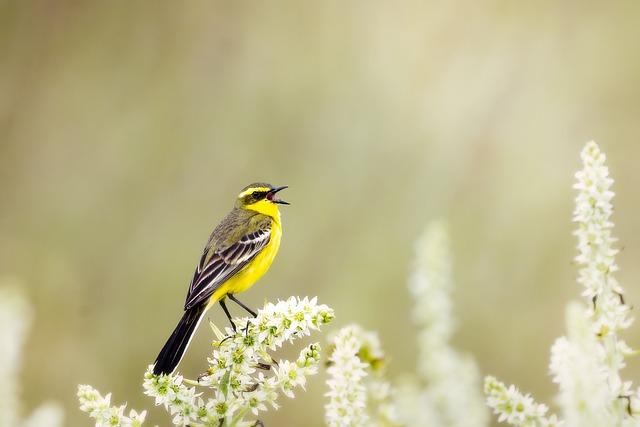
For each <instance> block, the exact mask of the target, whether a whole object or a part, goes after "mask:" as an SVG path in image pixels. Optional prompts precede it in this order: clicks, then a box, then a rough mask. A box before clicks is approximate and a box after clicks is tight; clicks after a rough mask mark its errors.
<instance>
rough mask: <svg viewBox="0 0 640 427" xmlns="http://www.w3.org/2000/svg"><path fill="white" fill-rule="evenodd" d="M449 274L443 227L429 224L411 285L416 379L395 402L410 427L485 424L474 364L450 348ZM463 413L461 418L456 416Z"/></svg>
mask: <svg viewBox="0 0 640 427" xmlns="http://www.w3.org/2000/svg"><path fill="white" fill-rule="evenodd" d="M451 270H452V268H451V254H450V249H449V238H448V234H447V231H446V227H445V226H444V225H443V224H441V223H438V222H435V223H432V224H431V225H429V227H427V229H426V231H425V233H424V234H423V236H422V237H421V239H420V240H419V241H418V244H417V250H416V262H415V267H414V273H413V275H412V277H411V280H410V281H409V290H410V292H411V295H412V297H413V299H414V301H415V307H414V309H413V319H414V322H415V324H416V325H417V326H418V328H419V332H418V347H419V352H418V372H419V374H420V376H419V378H417V379H416V378H412V379H407V380H405V381H404V382H403V384H402V390H403V391H404V392H403V393H399V394H398V397H397V400H398V405H399V406H400V407H402V408H403V411H402V412H401V414H402V419H403V421H404V422H405V423H406V424H408V425H411V424H413V423H415V422H416V420H418V419H424V418H425V417H428V418H429V421H428V422H429V424H431V425H446V426H460V427H462V426H464V427H476V426H478V427H479V426H484V425H486V424H487V411H486V407H485V406H484V403H483V399H482V391H481V384H480V375H479V373H478V369H477V367H476V364H475V363H474V361H473V359H471V358H470V357H468V356H466V355H463V354H460V353H459V352H458V351H457V350H456V349H454V348H453V347H452V346H451V345H450V341H451V338H452V335H453V331H454V326H455V325H454V320H453V314H452V311H453V310H452V304H451V291H452V289H453V279H452V273H451ZM451 396H456V398H455V399H451V398H450V397H451ZM407 399H408V400H407ZM461 411H463V412H464V413H465V414H466V416H465V417H460V416H459V414H460V412H461ZM424 422H427V420H426V419H424Z"/></svg>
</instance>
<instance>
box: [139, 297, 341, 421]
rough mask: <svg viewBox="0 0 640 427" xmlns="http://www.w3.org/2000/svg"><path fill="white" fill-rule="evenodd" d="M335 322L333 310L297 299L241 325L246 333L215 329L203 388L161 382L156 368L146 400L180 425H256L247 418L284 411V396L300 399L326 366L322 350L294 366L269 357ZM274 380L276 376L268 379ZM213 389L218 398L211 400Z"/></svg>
mask: <svg viewBox="0 0 640 427" xmlns="http://www.w3.org/2000/svg"><path fill="white" fill-rule="evenodd" d="M332 319H333V310H331V309H330V308H329V307H327V306H326V305H319V304H318V303H317V300H316V299H315V298H313V299H309V298H302V299H300V298H295V297H291V298H289V299H287V300H286V301H278V302H277V303H275V304H271V303H269V304H267V305H266V306H265V307H264V308H263V309H261V310H259V311H258V313H257V317H256V318H255V319H247V318H242V319H236V320H235V323H236V324H240V325H243V324H246V325H248V328H247V330H246V331H244V330H242V331H238V332H234V331H232V330H231V329H230V328H227V329H226V330H225V331H226V333H227V335H226V336H225V335H224V334H223V333H222V332H221V331H220V330H219V329H218V328H216V327H215V326H214V325H212V328H213V331H214V333H215V334H216V336H217V339H218V341H216V342H214V343H213V344H214V350H213V353H212V355H211V357H210V358H209V359H208V360H209V369H208V370H207V372H206V375H204V376H201V377H200V378H199V380H198V382H193V381H189V383H190V384H193V387H190V386H187V385H185V384H184V383H185V382H186V381H187V380H185V379H184V378H183V377H182V376H180V375H178V374H173V375H160V376H156V375H153V374H152V373H151V367H150V368H149V370H148V371H147V374H146V375H145V382H144V388H145V394H147V395H149V396H152V397H154V398H155V402H156V404H159V405H163V406H164V407H165V408H166V409H167V410H168V411H169V413H170V414H171V415H172V416H173V419H172V422H173V423H174V425H190V424H204V425H216V426H217V425H219V424H220V423H221V422H223V423H224V424H223V425H233V426H241V425H245V424H246V425H252V424H254V423H255V420H254V421H252V422H249V421H246V420H245V418H246V417H247V416H248V415H249V414H251V415H253V416H257V415H259V413H260V412H262V411H266V410H267V409H268V407H272V408H276V409H277V408H278V403H277V399H278V396H279V394H284V395H285V396H287V397H289V398H293V397H294V390H295V388H297V387H300V388H304V386H305V384H306V379H307V376H309V375H314V374H316V373H317V370H318V363H319V361H320V346H319V345H318V344H310V345H308V346H307V347H305V348H304V349H303V350H302V351H301V352H300V356H299V357H298V359H297V360H296V361H294V362H292V361H288V360H280V361H279V362H278V363H274V361H273V359H272V358H271V356H270V354H269V352H270V351H273V350H276V349H278V348H280V347H281V346H282V345H283V344H284V343H285V342H292V341H293V340H295V339H296V338H299V337H303V336H307V335H310V334H311V331H314V330H318V329H319V328H320V327H321V326H323V325H325V324H327V323H329V322H330V321H331V320H332ZM268 374H270V375H268ZM196 387H200V388H201V389H210V390H211V391H213V393H214V397H213V398H206V396H205V393H204V391H203V392H197V391H196Z"/></svg>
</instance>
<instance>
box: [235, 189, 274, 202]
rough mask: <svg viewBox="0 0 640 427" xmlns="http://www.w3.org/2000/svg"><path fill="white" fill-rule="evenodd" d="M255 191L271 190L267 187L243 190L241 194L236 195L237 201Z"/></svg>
mask: <svg viewBox="0 0 640 427" xmlns="http://www.w3.org/2000/svg"><path fill="white" fill-rule="evenodd" d="M255 191H271V188H268V187H251V188H247V189H246V190H244V191H243V192H242V193H240V194H238V199H242V198H243V197H244V196H248V195H249V194H251V193H253V192H255Z"/></svg>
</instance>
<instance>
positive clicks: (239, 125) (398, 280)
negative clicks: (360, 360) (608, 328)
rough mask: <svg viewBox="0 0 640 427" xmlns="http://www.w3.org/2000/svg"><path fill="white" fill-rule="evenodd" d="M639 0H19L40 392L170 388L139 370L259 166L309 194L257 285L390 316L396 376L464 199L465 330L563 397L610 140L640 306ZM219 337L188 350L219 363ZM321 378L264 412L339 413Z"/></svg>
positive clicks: (15, 6)
mask: <svg viewBox="0 0 640 427" xmlns="http://www.w3.org/2000/svg"><path fill="white" fill-rule="evenodd" d="M639 19H640V3H638V2H634V1H628V2H622V3H600V4H591V5H588V4H587V3H583V2H562V3H561V4H560V2H544V1H543V2H531V3H528V4H525V3H524V2H483V1H481V2H471V1H468V2H460V3H454V2H424V1H404V2H364V1H356V2H348V3H347V2H337V1H330V2H315V3H312V2H283V3H279V4H277V5H275V4H273V3H263V2H188V3H174V2H168V1H167V2H154V3H153V5H151V4H150V3H145V2H91V3H83V2H73V1H66V2H65V1H62V2H48V1H21V2H9V1H2V2H0V200H1V202H0V206H1V207H0V276H11V277H15V278H17V279H18V280H19V281H20V283H22V285H23V286H24V287H25V289H26V290H27V293H28V296H29V298H30V300H31V301H32V303H33V305H34V307H35V313H36V318H35V322H34V328H33V330H32V332H31V334H30V336H29V339H28V343H27V347H26V352H25V359H24V365H23V370H22V372H21V376H22V382H23V385H24V390H23V392H24V400H25V401H26V406H27V408H26V409H30V408H32V407H33V406H35V405H36V404H37V403H39V402H40V401H42V400H43V399H46V398H55V399H57V400H59V401H61V402H62V403H63V404H64V405H65V408H66V412H67V419H68V425H90V421H89V420H88V419H87V418H86V417H85V415H84V414H81V413H80V412H79V411H78V410H77V404H76V398H75V387H76V384H78V383H90V384H92V385H94V386H95V387H97V388H98V389H100V390H102V391H103V392H107V391H112V392H113V393H114V396H113V400H114V402H124V401H127V402H129V405H130V406H131V407H134V408H144V407H150V406H152V404H151V401H150V400H149V399H148V398H146V397H144V396H142V394H141V376H142V373H143V371H144V369H145V367H146V366H147V365H148V364H149V363H151V362H153V360H154V358H155V356H156V354H157V352H158V350H159V349H160V347H161V346H162V344H163V343H164V341H165V339H166V338H167V336H168V334H169V333H170V332H171V330H172V328H173V327H174V325H175V323H176V322H177V320H178V319H179V317H180V315H181V309H182V303H183V301H184V296H185V293H186V289H187V285H188V281H189V279H190V277H191V275H192V272H193V268H194V266H195V263H196V261H197V259H198V257H199V255H200V252H201V249H202V246H203V245H204V243H205V241H206V239H207V237H208V234H209V232H210V230H211V229H212V227H213V226H214V225H215V224H216V223H217V222H218V220H219V219H220V218H221V217H222V216H223V215H224V214H225V213H226V212H227V211H228V210H229V209H230V208H231V206H232V203H233V200H234V196H235V195H236V193H237V192H238V191H239V190H240V189H241V188H242V187H243V186H244V185H246V184H248V183H250V182H252V181H255V180H266V181H269V182H272V183H274V184H279V185H282V184H287V185H289V186H290V187H291V188H290V189H289V190H287V191H286V192H285V193H286V194H284V193H283V196H284V197H286V199H287V200H289V201H291V202H292V206H290V207H287V208H286V209H285V210H284V213H283V215H284V219H283V221H284V227H285V232H284V239H283V244H282V247H281V252H280V255H279V257H278V259H277V260H276V262H275V264H274V266H273V268H272V269H271V271H270V273H269V274H268V275H267V276H265V278H264V279H263V280H262V281H261V282H260V283H259V285H257V286H256V287H254V288H253V289H252V290H251V292H249V293H247V294H245V295H244V298H243V301H245V302H247V303H249V304H250V305H251V306H254V307H258V306H261V305H262V303H263V302H264V301H265V300H270V301H272V300H276V299H277V298H285V297H287V296H289V295H292V294H295V295H310V296H314V295H317V296H318V297H319V300H320V302H323V303H326V304H329V305H330V306H332V307H334V308H335V311H336V314H337V318H336V321H335V323H334V325H333V327H334V328H335V327H338V326H341V325H344V324H347V323H350V322H354V321H355V322H359V323H361V324H363V325H364V326H365V327H366V328H371V329H375V330H378V331H379V332H380V336H381V338H382V340H383V343H384V346H385V347H386V350H387V352H388V353H389V355H390V359H391V361H390V375H391V376H392V377H393V376H397V375H399V374H401V373H403V372H408V371H411V370H412V369H413V368H414V365H415V362H416V361H415V350H416V344H415V339H414V333H413V328H412V326H411V320H410V313H409V312H410V309H411V301H410V299H409V296H408V292H407V291H406V286H405V284H406V278H407V276H408V273H409V271H410V265H411V263H412V251H413V245H414V241H415V239H416V236H417V234H418V233H420V232H421V231H422V229H423V228H424V226H425V225H426V223H427V222H428V221H430V220H432V219H438V218H446V219H448V221H449V225H450V230H451V232H452V238H453V251H454V254H455V276H456V282H457V288H456V291H455V294H454V299H455V301H454V304H455V310H456V314H457V317H458V320H459V325H458V333H457V335H456V342H455V344H456V345H457V346H459V347H460V348H462V349H464V350H466V351H469V352H472V353H473V354H474V355H475V357H476V359H477V361H478V364H479V366H480V369H481V371H482V373H483V374H487V373H491V374H494V375H496V376H498V377H500V378H501V379H503V380H505V381H506V382H514V383H517V384H518V385H520V386H521V387H522V388H523V389H524V390H526V391H530V392H532V393H534V395H535V396H536V398H537V399H538V400H540V401H544V402H546V403H552V402H553V393H555V390H556V389H555V387H554V386H553V384H552V383H551V380H550V378H549V377H548V375H547V363H548V356H549V347H550V346H551V344H552V342H553V340H554V339H555V337H557V336H559V335H561V334H562V333H563V331H564V325H563V316H564V306H565V304H566V303H567V301H569V300H570V299H572V298H577V297H578V295H579V292H580V288H579V286H578V285H577V284H576V283H575V280H574V278H575V276H576V268H575V266H574V265H572V257H573V255H574V253H575V250H574V244H575V240H574V238H573V236H572V235H571V232H572V229H573V228H574V226H573V225H572V223H571V210H572V199H573V197H574V192H573V191H572V189H571V186H572V183H573V173H574V172H575V170H577V169H578V168H579V166H580V164H579V158H578V153H579V151H580V149H581V148H582V146H583V144H584V143H585V142H586V141H587V140H589V139H595V140H596V141H598V142H599V143H600V145H601V147H602V149H603V150H604V151H605V152H606V153H607V154H608V157H609V166H610V167H611V169H612V172H613V176H614V178H615V179H616V184H615V187H614V190H615V191H616V192H617V197H616V199H615V202H614V203H615V206H616V213H615V218H614V220H615V222H616V225H617V228H616V234H617V235H618V236H619V237H620V238H621V239H620V246H622V247H623V248H624V250H623V252H622V253H621V254H620V256H619V258H618V260H619V264H620V266H621V272H620V274H619V278H620V281H621V283H622V285H623V286H624V287H625V289H626V290H627V292H628V296H627V298H628V301H629V302H630V303H631V304H633V305H637V304H640V291H639V289H638V283H637V278H638V277H640V263H637V262H635V260H637V259H638V257H639V255H640V221H637V218H638V213H639V212H640V193H639V192H638V191H637V189H636V187H635V186H636V183H637V182H638V179H639V178H640V176H639V172H638V167H637V164H638V161H640V146H639V145H638V133H639V132H638V117H640V84H638V83H639V80H638V76H640V50H639V49H638V41H639V40H640V26H638V22H639ZM235 313H237V314H240V312H239V311H235ZM210 318H211V319H212V320H213V321H214V322H216V323H217V324H221V325H225V324H226V319H225V318H224V315H223V313H222V312H221V311H220V310H214V311H212V312H210ZM632 330H633V331H638V330H640V325H635V328H632ZM211 337H212V334H211V332H210V331H209V330H208V329H207V328H206V327H205V328H201V330H200V332H199V334H198V337H197V340H196V342H195V344H194V345H193V346H192V347H191V349H190V351H189V353H188V356H187V357H186V358H185V360H184V362H183V364H182V366H181V370H183V371H184V372H185V373H187V374H188V375H192V376H195V375H197V373H198V372H200V371H201V370H202V369H203V366H204V365H203V363H204V356H205V354H207V352H208V341H209V340H210V339H211ZM323 338H324V337H318V336H316V339H323ZM627 338H628V341H629V342H630V344H631V345H633V346H635V347H637V346H638V345H640V342H639V341H640V340H639V338H640V337H639V336H638V333H635V335H633V336H630V337H627ZM639 368H640V367H639V366H638V364H637V362H635V363H634V362H633V361H632V364H631V366H630V367H629V368H627V369H626V370H625V373H624V375H625V376H626V377H627V378H629V379H631V378H636V379H638V377H639V376H640V369H639ZM323 380H324V378H323V376H322V375H320V376H318V377H315V378H314V379H313V380H312V381H311V382H310V383H309V384H308V392H307V393H304V394H300V397H299V398H296V399H295V400H292V401H290V400H282V401H281V403H282V404H283V406H284V407H283V408H281V410H279V411H278V412H275V413H270V414H269V415H268V416H267V417H265V419H264V420H265V421H266V422H267V425H310V426H320V425H322V411H323V404H324V403H325V402H324V398H323V396H322V394H323V393H324V391H325V387H324V384H323ZM163 417H164V413H163V412H162V411H161V410H156V409H154V410H153V411H152V413H151V415H150V419H151V421H153V422H158V423H160V422H162V420H163V419H165V418H163ZM163 424H164V423H163Z"/></svg>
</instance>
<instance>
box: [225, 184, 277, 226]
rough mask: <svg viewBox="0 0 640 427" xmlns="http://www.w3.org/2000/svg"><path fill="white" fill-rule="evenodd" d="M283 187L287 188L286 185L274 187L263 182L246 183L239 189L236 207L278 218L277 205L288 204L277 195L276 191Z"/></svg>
mask: <svg viewBox="0 0 640 427" xmlns="http://www.w3.org/2000/svg"><path fill="white" fill-rule="evenodd" d="M285 188H287V186H286V185H283V186H282V187H274V186H273V185H271V184H266V183H264V182H256V183H254V184H250V185H247V186H246V187H244V188H243V189H242V191H240V194H238V198H237V200H236V207H237V208H240V209H247V210H251V211H255V212H259V213H261V214H263V215H268V216H270V217H272V218H279V217H280V212H279V211H278V205H288V204H289V203H288V202H285V201H284V200H282V199H279V198H278V197H277V193H278V192H279V191H281V190H284V189H285Z"/></svg>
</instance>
